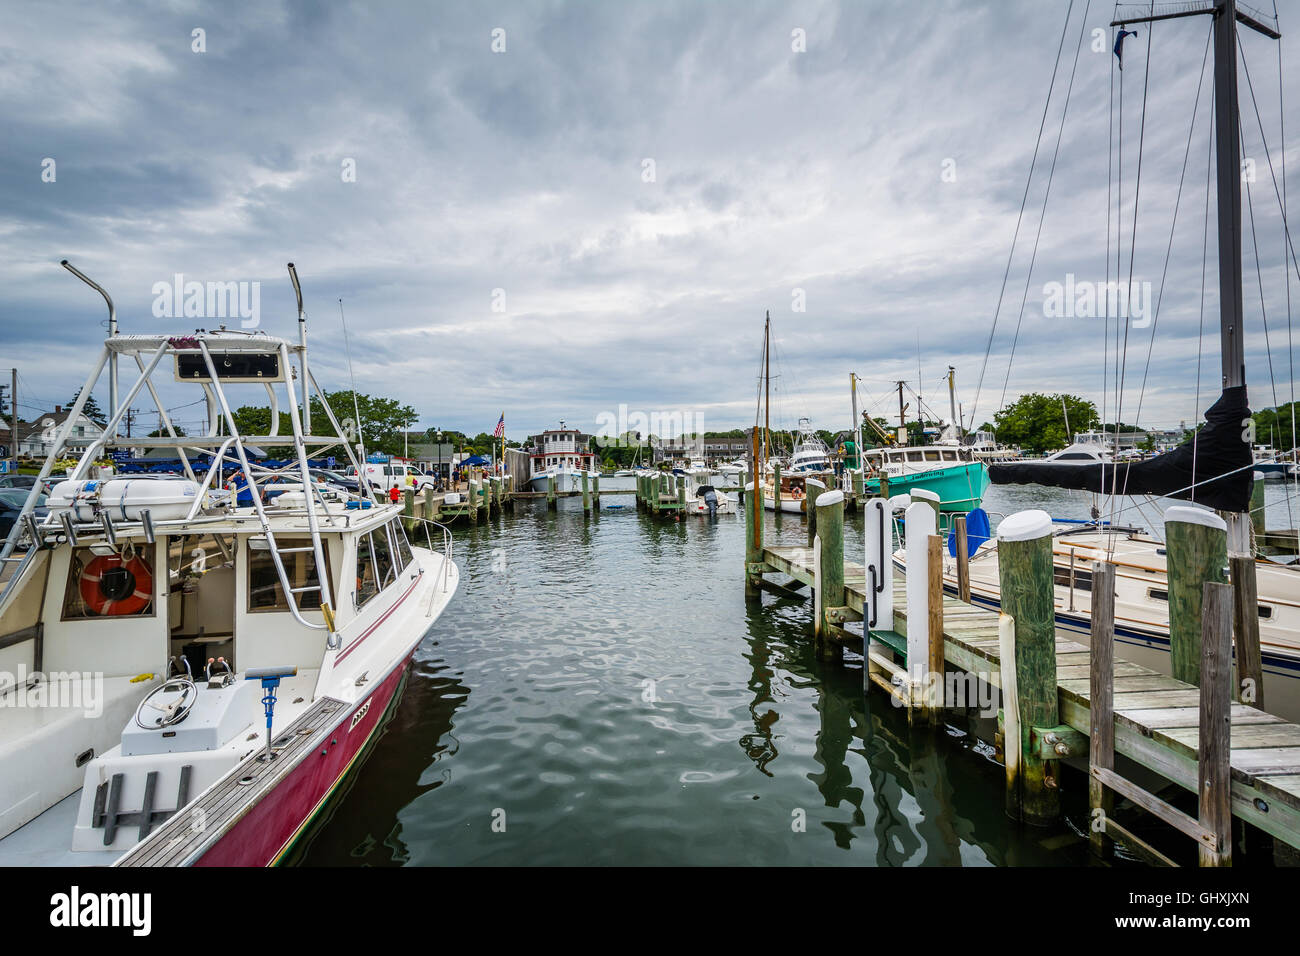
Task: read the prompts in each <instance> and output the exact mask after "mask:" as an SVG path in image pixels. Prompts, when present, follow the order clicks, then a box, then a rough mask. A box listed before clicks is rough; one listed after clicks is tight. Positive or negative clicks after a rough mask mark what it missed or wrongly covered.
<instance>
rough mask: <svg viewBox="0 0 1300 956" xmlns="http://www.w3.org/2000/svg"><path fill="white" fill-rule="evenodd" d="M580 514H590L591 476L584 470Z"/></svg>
mask: <svg viewBox="0 0 1300 956" xmlns="http://www.w3.org/2000/svg"><path fill="white" fill-rule="evenodd" d="M582 513H583V514H584V515H589V514H591V476H590V475H588V474H587V472H586V470H585V469H584V470H583V472H582Z"/></svg>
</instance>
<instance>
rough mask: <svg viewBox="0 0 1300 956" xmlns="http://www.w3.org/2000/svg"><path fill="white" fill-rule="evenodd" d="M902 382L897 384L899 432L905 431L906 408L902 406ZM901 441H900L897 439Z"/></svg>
mask: <svg viewBox="0 0 1300 956" xmlns="http://www.w3.org/2000/svg"><path fill="white" fill-rule="evenodd" d="M904 384H905V383H904V382H899V383H898V427H899V429H900V430H901V431H903V432H906V431H907V416H906V414H905V413H906V407H905V406H904V405H903V385H904ZM899 440H900V441H902V439H899Z"/></svg>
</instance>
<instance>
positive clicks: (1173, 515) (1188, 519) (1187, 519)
mask: <svg viewBox="0 0 1300 956" xmlns="http://www.w3.org/2000/svg"><path fill="white" fill-rule="evenodd" d="M1171 521H1181V522H1183V523H1184V524H1200V525H1204V526H1205V527H1207V528H1218V529H1219V530H1220V531H1227V530H1228V522H1226V521H1224V520H1223V519H1222V518H1220V517H1219V516H1218V515H1216V514H1215V513H1214V512H1213V511H1206V510H1205V509H1204V508H1193V507H1192V506H1191V505H1174V506H1173V507H1172V508H1168V509H1166V510H1165V524H1168V523H1169V522H1171Z"/></svg>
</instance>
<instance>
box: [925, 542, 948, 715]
mask: <svg viewBox="0 0 1300 956" xmlns="http://www.w3.org/2000/svg"><path fill="white" fill-rule="evenodd" d="M926 557H927V558H928V560H929V571H930V578H929V582H928V584H929V593H928V594H927V595H926V597H927V607H928V608H929V621H928V625H929V627H928V635H927V644H926V648H927V650H928V651H929V656H928V659H927V661H926V669H927V670H928V671H929V673H930V675H931V676H930V680H931V682H932V683H931V685H930V699H929V701H928V705H929V708H930V716H931V718H932V719H936V718H937V716H938V714H940V713H941V712H942V710H943V695H944V680H943V673H944V653H943V640H944V638H943V615H944V607H943V539H942V538H940V537H939V536H938V535H937V534H932V535H930V536H929V538H928V539H927V540H926Z"/></svg>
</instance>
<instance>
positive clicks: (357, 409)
mask: <svg viewBox="0 0 1300 956" xmlns="http://www.w3.org/2000/svg"><path fill="white" fill-rule="evenodd" d="M339 322H340V323H341V324H342V325H343V354H344V355H345V356H347V360H348V379H349V380H350V381H351V382H352V414H353V415H355V416H356V423H357V448H358V449H359V450H360V451H361V464H362V465H363V466H364V465H365V463H366V438H365V432H364V431H363V430H362V428H361V406H360V405H358V404H357V376H356V374H355V373H354V372H353V371H352V345H351V343H350V342H349V341H348V320H347V319H346V318H344V316H343V300H342V299H339ZM344 440H345V441H346V440H347V438H346V436H345V437H344ZM357 481H358V482H360V481H361V475H360V474H358V475H357Z"/></svg>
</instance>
